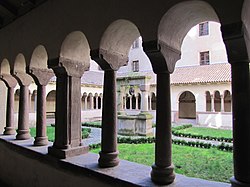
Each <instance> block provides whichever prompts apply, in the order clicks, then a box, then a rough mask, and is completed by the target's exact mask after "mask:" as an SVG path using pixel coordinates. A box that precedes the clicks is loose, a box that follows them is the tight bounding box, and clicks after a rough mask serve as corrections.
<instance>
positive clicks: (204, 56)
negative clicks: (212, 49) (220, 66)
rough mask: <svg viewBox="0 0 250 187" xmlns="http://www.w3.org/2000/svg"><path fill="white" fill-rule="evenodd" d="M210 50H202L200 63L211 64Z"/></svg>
mask: <svg viewBox="0 0 250 187" xmlns="http://www.w3.org/2000/svg"><path fill="white" fill-rule="evenodd" d="M209 62H210V60H209V51H204V52H200V65H209Z"/></svg>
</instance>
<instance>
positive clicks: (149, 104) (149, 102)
mask: <svg viewBox="0 0 250 187" xmlns="http://www.w3.org/2000/svg"><path fill="white" fill-rule="evenodd" d="M148 98H149V99H148V100H149V101H148V110H152V97H151V95H149V97H148Z"/></svg>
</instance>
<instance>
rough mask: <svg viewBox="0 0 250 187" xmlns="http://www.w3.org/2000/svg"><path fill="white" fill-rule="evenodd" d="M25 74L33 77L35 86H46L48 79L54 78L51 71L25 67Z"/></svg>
mask: <svg viewBox="0 0 250 187" xmlns="http://www.w3.org/2000/svg"><path fill="white" fill-rule="evenodd" d="M27 73H28V74H29V75H30V76H31V77H33V79H34V81H35V83H36V84H37V85H43V86H46V85H47V84H48V82H49V81H50V79H51V78H52V77H53V76H54V73H53V71H52V70H51V69H39V68H35V67H27Z"/></svg>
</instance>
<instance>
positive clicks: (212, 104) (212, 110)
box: [211, 94, 215, 112]
mask: <svg viewBox="0 0 250 187" xmlns="http://www.w3.org/2000/svg"><path fill="white" fill-rule="evenodd" d="M211 112H215V108H214V95H213V94H211Z"/></svg>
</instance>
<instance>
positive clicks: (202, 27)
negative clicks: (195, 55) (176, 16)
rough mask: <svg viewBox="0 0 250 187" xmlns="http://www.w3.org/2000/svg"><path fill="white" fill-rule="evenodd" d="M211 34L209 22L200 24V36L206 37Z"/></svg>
mask: <svg viewBox="0 0 250 187" xmlns="http://www.w3.org/2000/svg"><path fill="white" fill-rule="evenodd" d="M208 34H209V27H208V22H204V23H200V24H199V36H206V35H208Z"/></svg>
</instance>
